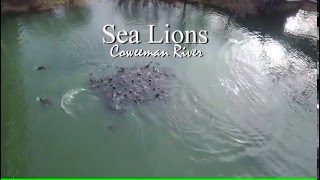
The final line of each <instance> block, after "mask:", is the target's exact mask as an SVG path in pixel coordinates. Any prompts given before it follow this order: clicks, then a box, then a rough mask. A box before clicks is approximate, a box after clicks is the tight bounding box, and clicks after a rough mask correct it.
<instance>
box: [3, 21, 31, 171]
mask: <svg viewBox="0 0 320 180" xmlns="http://www.w3.org/2000/svg"><path fill="white" fill-rule="evenodd" d="M1 26H6V27H10V32H5V31H8V30H9V29H8V28H4V29H1V176H2V177H19V176H20V177H21V176H26V175H27V166H26V165H27V154H28V150H27V145H26V143H27V132H26V131H27V129H26V128H27V127H26V126H27V125H26V116H27V105H26V102H25V99H26V98H25V92H24V85H23V83H24V82H23V76H22V74H21V64H20V63H21V62H20V61H18V59H21V58H20V57H19V56H20V54H19V52H18V51H19V34H18V29H19V28H18V25H17V21H16V19H13V18H10V19H6V20H2V22H1ZM4 34H6V35H4ZM9 50H10V51H9ZM12 50H13V51H12Z"/></svg>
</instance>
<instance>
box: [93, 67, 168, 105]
mask: <svg viewBox="0 0 320 180" xmlns="http://www.w3.org/2000/svg"><path fill="white" fill-rule="evenodd" d="M117 68H119V70H118V71H117V73H116V74H115V75H111V76H106V77H102V78H99V79H97V78H95V77H93V75H92V74H90V78H89V81H90V84H91V87H90V89H91V90H93V91H94V92H96V93H98V94H99V95H101V96H102V97H103V98H105V99H106V100H107V102H110V104H111V106H112V107H113V108H114V109H115V110H123V109H125V108H126V107H127V106H128V105H129V104H142V103H146V102H149V101H157V100H162V101H165V100H166V99H167V98H168V97H169V95H170V90H171V85H172V81H171V80H172V78H173V77H174V75H173V74H172V73H171V71H170V69H168V68H160V67H158V66H157V67H155V66H152V63H149V64H147V65H146V66H142V67H132V68H122V67H117Z"/></svg>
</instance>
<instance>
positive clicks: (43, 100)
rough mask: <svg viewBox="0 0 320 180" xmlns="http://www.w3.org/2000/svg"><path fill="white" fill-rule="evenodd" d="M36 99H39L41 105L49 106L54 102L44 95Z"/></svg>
mask: <svg viewBox="0 0 320 180" xmlns="http://www.w3.org/2000/svg"><path fill="white" fill-rule="evenodd" d="M36 100H37V101H39V102H40V103H41V105H45V106H49V105H51V104H52V102H51V101H50V100H49V99H45V98H42V97H37V98H36Z"/></svg>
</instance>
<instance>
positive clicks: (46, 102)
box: [35, 65, 52, 106]
mask: <svg viewBox="0 0 320 180" xmlns="http://www.w3.org/2000/svg"><path fill="white" fill-rule="evenodd" d="M44 69H47V67H46V66H42V65H41V66H37V67H36V68H35V70H37V71H39V70H44ZM36 100H37V101H39V102H40V103H41V105H43V106H49V105H51V104H52V102H51V101H50V100H49V99H46V98H43V97H37V98H36Z"/></svg>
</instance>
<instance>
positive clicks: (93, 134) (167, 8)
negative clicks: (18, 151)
mask: <svg viewBox="0 0 320 180" xmlns="http://www.w3.org/2000/svg"><path fill="white" fill-rule="evenodd" d="M86 16H89V17H86ZM287 18H288V17H279V19H277V20H275V19H271V20H269V21H268V20H267V19H263V18H253V19H246V20H238V19H236V18H235V17H233V16H230V15H228V14H224V13H220V12H219V11H216V10H215V9H212V8H206V7H203V6H192V5H190V4H184V3H177V4H169V3H163V2H159V1H149V0H143V1H123V0H118V1H104V2H100V3H97V4H95V3H93V4H92V5H90V6H89V7H88V9H78V10H77V9H57V10H54V11H53V12H45V13H43V14H41V15H40V16H34V15H28V16H26V17H22V16H21V17H18V25H19V26H18V28H17V27H14V26H11V25H6V26H5V31H4V35H3V37H4V36H5V35H7V34H9V33H10V30H11V28H12V29H16V28H17V29H18V31H17V32H18V34H19V35H16V36H17V37H19V43H18V44H17V45H16V46H17V47H16V46H13V47H12V48H10V53H8V54H10V55H11V54H14V55H15V54H18V53H17V52H20V53H22V54H23V56H18V55H15V56H16V57H15V58H17V59H19V60H20V61H19V62H23V63H21V65H20V66H19V67H21V68H22V69H23V71H24V72H26V73H25V79H26V80H27V82H28V83H26V84H24V87H25V88H26V89H27V90H26V91H24V93H26V94H25V95H24V96H25V97H27V99H28V101H29V100H30V99H29V97H34V96H38V94H39V93H44V94H46V95H48V94H49V95H50V97H52V99H53V100H54V101H55V102H58V103H57V104H58V105H56V106H53V108H52V111H50V112H49V113H48V112H39V110H38V107H36V106H35V107H34V109H29V110H28V111H27V112H28V113H30V114H32V115H33V116H32V117H33V118H34V119H35V121H37V122H41V123H37V124H36V123H35V122H34V121H31V122H29V121H28V123H29V124H28V125H30V126H31V127H33V128H32V129H31V128H30V129H28V130H29V131H28V132H30V134H31V135H33V136H30V139H31V140H32V142H33V144H32V145H30V146H32V150H33V152H32V155H33V156H32V157H33V159H32V161H31V163H30V164H29V165H28V168H29V170H28V173H30V175H32V176H39V175H46V176H47V175H55V176H57V175H59V173H60V174H61V173H62V174H63V175H65V176H75V175H77V176H100V177H102V176H120V175H121V176H140V177H141V176H162V177H163V176H183V177H185V176H192V177H195V176H201V177H203V176H224V177H225V176H228V177H230V176H231V177H235V176H249V177H252V176H315V175H316V162H315V161H313V160H314V159H315V158H314V157H315V156H316V151H315V148H314V147H315V143H313V141H314V140H315V139H316V129H315V128H314V122H313V120H314V119H315V118H316V113H315V112H316V111H315V104H316V100H315V98H314V97H315V95H316V84H315V82H316V81H315V80H316V67H315V63H314V62H315V61H316V59H317V57H316V56H315V54H314V53H315V51H314V48H315V45H314V44H309V45H307V46H300V45H302V44H299V43H298V44H296V42H301V43H303V42H304V43H305V42H309V41H308V40H306V41H305V40H303V39H306V38H305V37H303V38H302V39H300V40H296V36H299V35H288V34H287V33H286V32H285V33H284V31H288V30H285V29H290V28H289V27H292V25H289V27H288V26H287V25H285V24H286V22H287V21H288V19H287ZM261 20H266V21H262V22H261ZM107 23H108V24H115V25H116V27H117V28H116V31H118V30H121V29H124V30H128V31H130V30H133V29H136V30H138V31H139V32H140V33H141V37H142V38H143V41H144V43H141V44H139V46H140V47H141V48H142V49H162V48H163V49H169V50H171V48H172V44H162V45H155V46H150V45H149V44H147V43H145V42H146V39H148V34H149V32H148V28H147V27H148V25H149V24H155V25H156V26H157V31H156V36H160V37H162V36H163V34H164V33H163V31H165V30H167V28H166V27H165V24H166V23H168V24H170V25H171V28H170V30H176V29H179V30H182V31H183V30H195V31H198V30H202V29H205V30H208V32H209V34H208V36H209V39H210V41H209V42H208V44H206V45H198V44H195V45H193V46H189V47H188V48H197V49H200V50H202V51H203V52H204V54H205V56H204V57H203V58H201V59H186V60H180V59H175V58H172V57H169V58H166V59H151V58H148V59H147V61H151V60H154V61H158V62H159V63H160V65H161V66H169V67H171V68H172V69H173V71H174V73H175V74H176V76H177V79H178V80H179V82H178V83H175V84H174V87H173V92H172V93H173V96H172V97H171V98H170V100H168V101H167V102H165V103H158V102H154V103H150V104H145V105H141V106H135V105H133V106H132V107H131V106H130V108H128V111H127V112H124V113H122V114H121V113H117V112H114V111H111V110H110V111H109V110H105V102H104V101H102V100H100V99H99V98H94V96H93V95H92V94H90V91H88V90H87V84H86V83H87V80H88V74H89V73H92V72H98V73H101V74H103V75H105V74H113V73H115V72H116V70H117V69H116V68H114V67H115V66H123V67H131V66H135V65H136V64H137V63H141V64H146V61H145V60H141V59H130V60H129V59H113V58H111V57H110V55H109V54H108V50H109V49H108V48H109V47H108V46H105V45H103V44H102V43H101V36H102V33H101V28H102V26H103V25H105V24H107ZM289 24H290V23H289ZM46 25H49V26H50V29H48V28H46V27H45V26H46ZM286 26H287V27H286ZM36 28H39V29H36ZM63 32H65V33H63ZM306 33H309V32H306ZM302 36H304V35H302ZM298 39H299V38H298ZM307 39H310V37H308V38H307ZM10 42H11V40H10V41H3V42H2V44H4V46H8V44H10ZM137 46H138V45H132V44H129V43H128V44H126V46H125V48H129V49H135V48H137ZM309 47H311V51H309V50H308V48H309ZM312 49H313V50H312ZM30 52H31V53H30ZM8 56H9V55H8ZM140 60H141V61H140ZM83 62H85V63H83ZM37 63H46V65H48V67H50V68H49V69H48V71H45V72H44V73H42V74H41V76H38V75H35V74H32V73H30V69H32V68H30V67H31V66H33V65H34V64H37ZM100 65H101V66H102V67H103V68H102V67H101V66H100ZM104 65H105V66H104ZM10 73H12V72H10ZM30 74H31V75H30ZM48 82H49V83H48ZM40 83H41V85H42V86H39V84H40ZM78 92H86V93H78ZM87 92H88V93H87ZM15 94H19V92H16V93H15ZM8 96H9V95H8ZM61 99H62V102H61V103H62V108H61V107H60V103H59V102H60V100H61ZM33 100H34V98H32V101H33ZM30 101H31V100H30ZM313 106H314V107H313ZM10 113H13V112H10ZM68 113H69V114H73V115H74V116H72V117H71V116H70V115H69V114H68ZM38 116H40V117H45V118H42V119H41V118H39V117H38ZM16 118H17V119H19V118H20V117H16ZM16 118H15V119H16ZM21 118H23V117H21ZM35 124H36V125H35ZM106 124H107V126H108V125H109V124H112V125H113V127H115V131H114V132H110V131H108V130H106ZM302 127H303V128H302ZM22 131H23V130H22ZM11 159H14V158H11ZM66 159H67V161H66ZM39 169H40V170H41V171H39Z"/></svg>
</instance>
